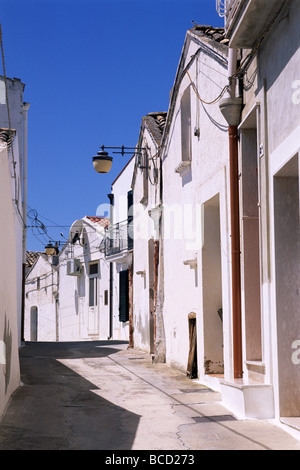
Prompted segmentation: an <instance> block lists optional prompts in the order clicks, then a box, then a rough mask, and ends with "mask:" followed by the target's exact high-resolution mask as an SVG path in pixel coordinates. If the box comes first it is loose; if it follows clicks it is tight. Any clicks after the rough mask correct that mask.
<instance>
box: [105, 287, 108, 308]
mask: <svg viewBox="0 0 300 470" xmlns="http://www.w3.org/2000/svg"><path fill="white" fill-rule="evenodd" d="M104 305H108V290H105V291H104Z"/></svg>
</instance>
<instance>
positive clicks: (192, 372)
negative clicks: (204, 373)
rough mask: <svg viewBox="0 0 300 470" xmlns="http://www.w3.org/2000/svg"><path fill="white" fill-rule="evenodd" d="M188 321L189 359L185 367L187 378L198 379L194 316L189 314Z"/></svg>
mask: <svg viewBox="0 0 300 470" xmlns="http://www.w3.org/2000/svg"><path fill="white" fill-rule="evenodd" d="M188 321H189V357H188V365H187V372H186V374H187V376H188V377H189V378H190V379H196V378H198V361H197V325H196V314H195V313H190V314H189V316H188Z"/></svg>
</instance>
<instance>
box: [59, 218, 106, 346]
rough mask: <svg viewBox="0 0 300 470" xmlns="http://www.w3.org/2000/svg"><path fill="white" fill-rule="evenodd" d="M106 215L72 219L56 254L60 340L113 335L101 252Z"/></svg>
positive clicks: (104, 266)
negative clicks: (64, 241) (57, 254)
mask: <svg viewBox="0 0 300 470" xmlns="http://www.w3.org/2000/svg"><path fill="white" fill-rule="evenodd" d="M108 224H109V219H107V218H106V217H90V216H86V217H83V219H79V220H78V221H75V222H74V224H73V225H72V227H71V228H70V237H69V242H68V243H66V245H65V246H64V247H63V249H62V250H61V252H60V254H59V313H58V325H59V326H58V340H59V341H87V340H106V339H108V338H109V337H110V336H111V335H112V331H111V328H112V326H111V319H110V312H109V289H110V286H109V263H107V261H106V260H105V257H104V255H103V253H101V252H100V249H99V248H100V245H101V243H102V240H103V237H104V233H105V228H106V227H107V226H108Z"/></svg>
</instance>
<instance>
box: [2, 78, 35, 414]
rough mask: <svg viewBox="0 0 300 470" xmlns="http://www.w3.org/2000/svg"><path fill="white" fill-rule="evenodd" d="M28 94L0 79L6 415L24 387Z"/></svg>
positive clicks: (13, 81)
mask: <svg viewBox="0 0 300 470" xmlns="http://www.w3.org/2000/svg"><path fill="white" fill-rule="evenodd" d="M23 93H24V84H23V83H22V82H21V80H19V79H16V78H14V79H10V78H7V77H3V76H0V152H1V159H0V161H1V169H0V180H1V181H0V186H1V202H0V216H1V221H2V222H1V230H0V240H1V243H2V246H4V247H5V250H3V256H2V264H1V268H0V351H1V352H0V357H1V359H0V415H1V414H2V412H3V410H4V408H5V406H6V404H7V402H8V400H9V398H10V396H11V394H12V393H13V392H14V390H15V389H16V388H17V387H18V386H19V383H20V370H19V358H18V348H19V346H20V344H21V339H22V326H23V325H22V323H23V322H22V318H23V317H22V313H23V288H22V287H23V266H24V265H25V261H24V256H23V255H24V253H25V250H26V222H24V221H26V208H27V200H26V192H27V177H26V159H27V152H26V140H27V110H28V107H29V105H28V104H24V103H23Z"/></svg>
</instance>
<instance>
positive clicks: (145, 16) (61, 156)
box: [0, 0, 223, 250]
mask: <svg viewBox="0 0 300 470" xmlns="http://www.w3.org/2000/svg"><path fill="white" fill-rule="evenodd" d="M192 20H194V21H195V22H196V23H197V24H206V25H213V26H223V20H222V18H219V16H218V15H217V12H216V8H215V0H9V2H4V5H2V6H1V11H0V21H1V25H2V35H3V45H4V54H5V67H6V75H7V76H8V77H10V78H13V77H17V78H20V79H21V80H22V82H23V83H24V84H25V92H24V101H27V102H29V103H30V109H29V111H28V205H29V206H30V208H32V209H34V210H35V211H36V214H37V217H38V219H39V220H40V221H41V222H43V223H44V225H45V227H46V230H47V233H48V235H46V236H45V235H44V234H43V232H40V231H37V230H34V234H33V231H32V229H31V228H30V227H29V228H28V244H27V249H29V250H43V249H44V246H45V244H46V243H47V242H48V241H49V240H50V239H51V240H56V241H60V242H62V241H63V240H64V238H63V237H62V236H61V235H60V234H61V233H63V234H64V236H65V237H66V238H67V237H68V232H69V227H70V226H71V224H72V223H73V222H74V221H75V220H76V219H79V218H82V217H84V216H85V215H95V214H96V211H97V207H98V206H99V205H100V204H106V203H108V198H107V194H108V193H109V192H110V189H111V183H112V182H113V180H114V179H115V177H116V176H117V175H118V173H119V172H120V171H121V169H122V167H123V166H124V165H125V164H126V162H127V161H128V158H130V156H127V157H126V156H122V155H116V156H115V158H114V162H113V168H112V170H111V171H110V172H109V173H108V174H107V175H99V174H97V173H96V172H95V170H94V169H93V165H92V157H93V155H96V153H97V151H98V150H99V147H100V146H101V145H103V144H104V145H105V146H121V145H125V146H127V147H134V146H135V145H136V143H137V139H138V135H139V130H140V125H141V118H142V116H144V115H146V114H147V113H149V112H157V111H167V110H168V104H169V93H170V90H171V88H172V86H173V83H174V78H175V74H176V70H177V66H178V63H179V59H180V54H181V51H182V47H183V43H184V39H185V35H186V31H187V30H188V29H190V28H192V27H193V22H192ZM0 74H1V75H3V69H2V66H0Z"/></svg>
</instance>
